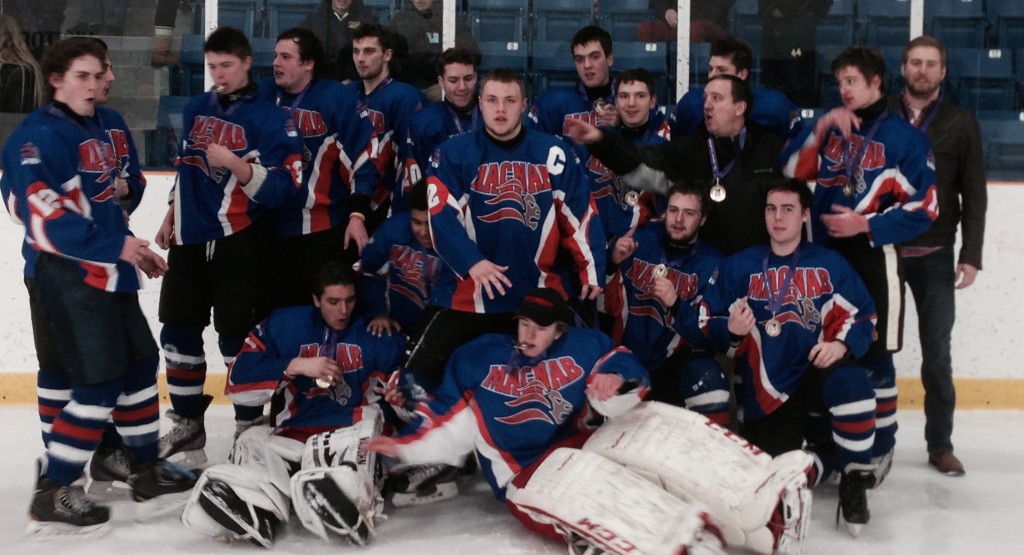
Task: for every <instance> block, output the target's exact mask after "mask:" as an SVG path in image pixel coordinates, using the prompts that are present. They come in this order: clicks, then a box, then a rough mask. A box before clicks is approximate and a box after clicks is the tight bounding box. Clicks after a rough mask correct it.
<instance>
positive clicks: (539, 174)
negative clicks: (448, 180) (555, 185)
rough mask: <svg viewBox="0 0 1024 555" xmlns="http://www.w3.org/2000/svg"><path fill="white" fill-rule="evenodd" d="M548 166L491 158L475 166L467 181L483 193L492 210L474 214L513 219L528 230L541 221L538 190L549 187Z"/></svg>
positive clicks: (488, 218) (490, 219) (491, 220)
mask: <svg viewBox="0 0 1024 555" xmlns="http://www.w3.org/2000/svg"><path fill="white" fill-rule="evenodd" d="M548 175H549V174H548V168H547V167H546V166H541V165H539V164H529V163H527V162H490V163H487V164H482V165H481V166H480V168H479V169H478V170H477V174H476V179H474V180H473V183H472V184H471V185H470V186H471V188H472V189H473V190H474V191H477V192H479V193H481V194H482V195H484V196H485V197H490V198H487V199H486V200H484V204H485V205H487V206H488V207H492V211H491V212H490V213H486V214H480V215H478V216H477V218H478V219H480V220H481V221H483V222H487V223H495V222H499V221H502V220H513V221H518V222H520V223H522V224H523V225H524V226H526V227H528V228H530V229H531V230H535V229H537V226H538V225H539V224H540V205H539V204H538V202H537V197H536V195H537V194H538V193H542V192H546V191H550V190H551V180H550V179H549V178H548Z"/></svg>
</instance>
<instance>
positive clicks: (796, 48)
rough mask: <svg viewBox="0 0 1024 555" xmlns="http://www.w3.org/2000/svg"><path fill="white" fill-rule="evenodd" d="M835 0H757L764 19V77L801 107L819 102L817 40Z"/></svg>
mask: <svg viewBox="0 0 1024 555" xmlns="http://www.w3.org/2000/svg"><path fill="white" fill-rule="evenodd" d="M831 7H832V0H758V2H757V9H758V13H760V14H761V17H762V18H763V19H764V34H763V36H762V39H761V40H762V43H761V45H762V46H761V68H762V69H763V71H762V72H761V80H762V82H763V84H764V85H765V86H768V87H774V88H776V89H779V90H780V91H782V92H783V93H785V94H786V96H788V97H789V98H790V99H791V100H792V101H793V102H796V104H797V105H798V106H816V105H817V104H818V89H817V80H816V78H815V77H816V76H817V72H816V71H815V65H814V43H815V41H816V36H815V35H816V32H817V29H818V21H820V20H821V18H823V17H825V16H826V15H828V10H829V8H831Z"/></svg>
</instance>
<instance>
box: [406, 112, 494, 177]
mask: <svg viewBox="0 0 1024 555" xmlns="http://www.w3.org/2000/svg"><path fill="white" fill-rule="evenodd" d="M483 126H484V120H483V118H482V117H481V115H480V106H479V105H477V104H476V103H474V104H473V109H472V110H470V111H469V113H468V117H462V116H461V115H460V114H459V113H458V112H456V111H455V109H454V108H452V106H451V104H448V103H447V102H444V101H442V102H435V103H433V104H429V105H427V106H424V107H423V109H422V110H420V111H418V112H416V113H414V114H413V115H412V121H410V122H409V132H408V133H407V135H406V138H405V145H404V148H403V156H402V157H403V159H404V161H405V176H406V177H405V187H406V188H408V187H411V186H412V185H413V184H415V183H416V181H418V180H419V179H421V178H422V177H423V176H424V175H425V174H426V170H427V166H428V165H429V164H430V155H431V154H433V152H434V150H436V149H437V147H438V146H440V145H441V143H443V142H445V141H446V140H448V139H450V138H452V137H455V136H458V135H461V134H463V133H468V132H470V131H475V130H477V129H482V128H483Z"/></svg>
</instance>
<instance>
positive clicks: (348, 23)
mask: <svg viewBox="0 0 1024 555" xmlns="http://www.w3.org/2000/svg"><path fill="white" fill-rule="evenodd" d="M363 22H371V23H376V22H377V18H376V16H374V15H373V11H371V10H370V9H369V8H367V7H366V6H365V5H364V4H363V0H322V1H321V2H320V5H319V6H317V8H316V9H315V10H313V11H312V12H310V14H309V15H307V16H306V19H305V21H303V22H302V26H303V27H305V28H307V29H309V30H311V31H313V32H314V33H315V34H316V36H317V38H318V39H320V42H321V43H323V45H324V54H325V55H326V59H325V60H324V62H325V63H324V66H325V67H324V75H323V77H324V78H325V79H335V80H340V81H351V80H353V79H358V78H359V75H358V74H357V73H356V67H355V65H354V64H353V63H352V31H353V30H354V29H355V28H356V27H359V25H360V24H361V23H363Z"/></svg>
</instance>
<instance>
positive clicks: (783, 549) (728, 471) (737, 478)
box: [583, 402, 813, 553]
mask: <svg viewBox="0 0 1024 555" xmlns="http://www.w3.org/2000/svg"><path fill="white" fill-rule="evenodd" d="M583 449H584V450H586V451H592V452H595V453H599V454H601V455H603V456H605V457H607V458H608V459H610V460H612V461H615V462H617V463H619V464H621V465H623V466H626V467H628V468H630V469H632V470H633V471H635V472H636V473H637V474H639V475H640V476H643V477H645V478H646V479H648V480H650V481H651V482H653V483H654V484H658V485H660V486H661V487H663V488H665V490H666V491H668V492H669V493H671V494H673V495H675V496H677V497H679V498H680V499H683V500H684V501H687V502H689V503H693V504H699V505H703V506H706V507H707V508H708V511H709V513H710V514H711V517H712V518H713V520H714V522H715V524H716V525H718V526H719V527H721V529H722V531H723V532H724V534H725V539H726V541H728V543H729V544H730V545H743V546H746V547H747V548H749V549H752V550H754V551H756V552H758V553H773V552H777V553H800V552H801V551H802V548H803V539H804V538H805V537H806V534H807V527H808V526H809V521H810V513H811V493H810V490H809V489H808V485H807V476H806V474H805V472H806V470H807V468H808V467H809V466H811V465H812V464H813V458H812V457H811V455H810V454H808V453H806V452H803V451H792V452H789V453H784V454H783V455H780V456H778V457H775V458H774V459H773V458H772V457H771V456H770V455H768V454H767V453H764V452H763V451H761V450H760V449H758V448H757V447H755V446H753V445H751V444H750V443H748V442H747V441H745V440H744V439H742V438H740V437H739V436H737V435H736V434H733V433H732V432H729V431H728V430H726V429H724V428H722V427H721V426H719V425H717V424H715V423H713V422H711V421H709V420H708V419H707V418H705V417H704V416H702V415H700V414H698V413H695V412H692V411H689V410H686V409H684V408H680V407H674V406H671V405H666V404H663V403H657V402H647V403H641V404H640V405H638V406H637V407H634V408H633V409H632V410H630V411H629V412H627V413H625V414H622V415H620V416H617V417H615V418H612V419H610V420H609V421H608V422H606V423H605V424H603V425H602V426H601V427H600V428H598V429H597V431H596V432H595V433H594V434H593V435H592V436H591V437H590V439H588V440H587V442H586V444H585V445H584V446H583Z"/></svg>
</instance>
